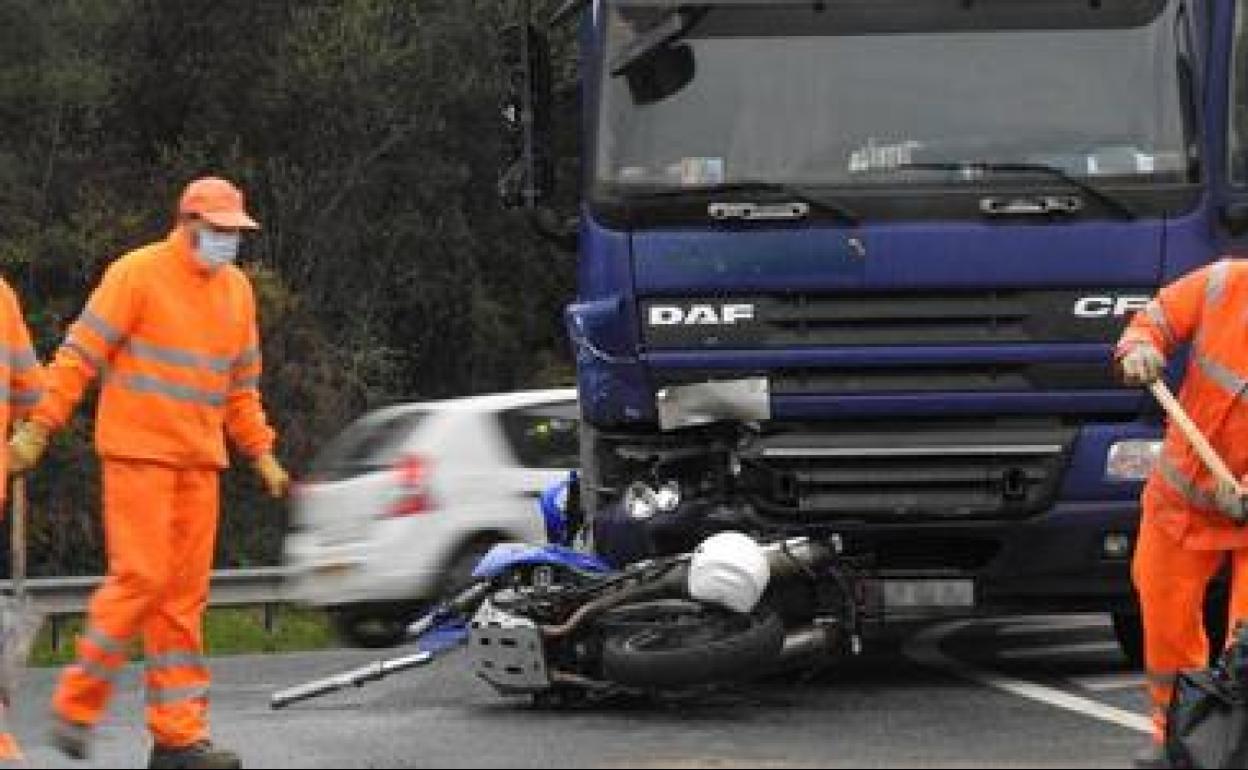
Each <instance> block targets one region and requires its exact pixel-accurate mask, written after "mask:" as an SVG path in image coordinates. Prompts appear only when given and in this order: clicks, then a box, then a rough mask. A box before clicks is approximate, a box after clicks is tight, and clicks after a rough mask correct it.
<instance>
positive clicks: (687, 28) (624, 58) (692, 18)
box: [611, 5, 711, 78]
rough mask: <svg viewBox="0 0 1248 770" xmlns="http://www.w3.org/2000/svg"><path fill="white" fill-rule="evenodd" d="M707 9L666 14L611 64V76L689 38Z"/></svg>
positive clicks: (696, 7) (687, 7)
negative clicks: (663, 48)
mask: <svg viewBox="0 0 1248 770" xmlns="http://www.w3.org/2000/svg"><path fill="white" fill-rule="evenodd" d="M710 10H711V7H710V6H709V5H693V6H690V5H683V6H681V7H679V8H676V9H674V10H672V11H669V12H668V13H667V14H665V15H664V17H663V20H662V21H660V22H659V23H658V24H655V25H654V26H653V27H651V28H649V29H647V30H646V31H644V32H642V33H640V34H638V35H637V37H635V38H633V39H632V41H630V42H629V44H628V45H627V46H626V47H625V48H624V50H622V51H620V53H619V54H618V55H617V56H616V57H615V59H613V60H612V61H611V76H612V77H617V78H618V77H619V76H621V75H623V74H625V73H626V72H628V71H629V70H630V69H632V68H633V67H635V66H637V64H638V62H641V61H642V60H643V59H645V58H646V57H647V56H649V55H650V54H652V53H654V52H655V51H657V50H659V49H660V48H662V47H664V46H667V45H671V44H672V43H675V42H677V41H680V40H683V39H684V38H686V37H688V36H689V34H690V33H691V32H693V28H694V27H696V26H698V23H699V22H701V21H702V19H703V18H704V17H705V16H706V14H707V13H709V12H710Z"/></svg>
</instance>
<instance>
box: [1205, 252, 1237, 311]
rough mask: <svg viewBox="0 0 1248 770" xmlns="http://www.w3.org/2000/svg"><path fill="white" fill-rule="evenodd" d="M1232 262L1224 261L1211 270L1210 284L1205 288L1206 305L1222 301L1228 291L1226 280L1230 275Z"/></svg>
mask: <svg viewBox="0 0 1248 770" xmlns="http://www.w3.org/2000/svg"><path fill="white" fill-rule="evenodd" d="M1230 272H1231V263H1230V260H1226V259H1224V260H1222V261H1221V262H1218V263H1217V264H1215V265H1214V266H1213V267H1212V268H1210V269H1209V283H1208V284H1207V285H1206V286H1205V304H1209V305H1211V304H1213V303H1215V302H1217V301H1218V300H1220V299H1222V292H1223V291H1225V290H1226V278H1227V276H1228V275H1230Z"/></svg>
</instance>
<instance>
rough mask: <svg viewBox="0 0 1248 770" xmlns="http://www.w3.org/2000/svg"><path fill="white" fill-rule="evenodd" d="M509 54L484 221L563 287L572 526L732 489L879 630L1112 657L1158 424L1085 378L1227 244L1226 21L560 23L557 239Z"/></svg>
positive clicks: (927, 15) (1158, 12)
mask: <svg viewBox="0 0 1248 770" xmlns="http://www.w3.org/2000/svg"><path fill="white" fill-rule="evenodd" d="M526 12H528V11H526ZM534 18H535V21H534V22H533V23H532V24H528V25H524V24H522V25H518V26H517V27H516V28H514V29H512V30H510V31H509V33H508V35H509V37H508V40H509V44H508V46H507V50H508V53H507V54H506V61H507V62H508V64H509V70H510V75H509V77H510V82H511V84H512V86H513V87H512V90H511V92H510V96H509V97H508V104H507V109H506V110H505V112H506V117H507V118H508V121H509V125H510V128H511V130H512V132H513V136H514V141H513V143H512V145H511V147H512V149H513V150H514V154H513V155H512V156H511V158H510V160H511V161H513V162H512V163H511V165H510V173H508V174H507V175H506V176H505V178H504V181H503V184H502V191H503V194H504V196H505V197H507V198H509V199H510V200H511V201H512V202H513V203H514V204H517V205H520V206H523V207H524V208H525V209H527V210H528V211H529V212H530V214H531V215H532V217H533V219H534V221H535V222H536V223H538V225H539V227H540V228H541V229H542V230H543V231H544V232H546V233H547V234H548V235H550V236H551V237H552V238H554V239H562V240H564V241H566V242H572V241H574V242H575V244H576V247H577V250H578V251H579V257H578V262H577V265H578V267H577V270H578V289H577V296H576V299H575V301H573V302H572V303H571V304H570V305H569V306H568V308H567V311H566V317H567V325H568V330H569V335H570V338H571V341H572V344H573V347H574V349H575V355H576V365H577V377H578V390H579V396H580V400H581V411H582V417H583V427H582V435H581V443H582V447H581V452H582V464H583V467H582V476H581V478H582V494H583V498H584V501H585V505H586V507H587V508H588V509H589V512H590V515H591V516H593V515H595V514H596V513H600V512H602V511H604V510H606V509H608V508H610V507H611V506H613V505H615V506H616V507H621V506H620V505H617V504H622V507H623V509H624V510H625V511H626V512H627V513H628V514H629V515H631V516H633V517H634V518H635V519H637V520H639V521H645V520H649V519H651V518H652V517H653V518H654V521H656V522H657V521H660V520H661V519H662V518H663V516H662V514H663V513H664V512H665V511H668V510H670V509H672V508H674V507H676V505H677V503H678V502H679V505H680V506H681V507H683V508H687V507H688V506H690V505H692V504H693V503H695V502H696V501H697V500H698V499H700V498H708V497H713V496H715V495H716V494H718V493H719V492H720V491H722V489H723V485H724V484H729V483H730V484H732V485H733V488H734V489H735V490H738V491H740V493H741V494H742V495H744V497H745V498H746V499H748V501H749V503H750V511H751V514H750V515H751V516H753V517H755V518H754V519H753V520H754V521H756V522H758V523H760V524H763V523H765V524H766V525H768V526H772V527H775V528H777V529H778V530H780V531H786V532H787V531H810V532H816V531H821V530H829V531H833V530H834V531H836V532H838V533H842V534H843V536H844V538H845V540H846V544H847V547H848V548H849V550H850V551H851V553H853V554H855V555H856V556H858V557H860V558H862V559H863V563H864V564H867V565H869V567H868V569H869V571H870V573H871V574H872V575H873V576H875V577H876V578H878V583H879V585H881V586H882V589H881V590H882V596H883V601H884V602H886V604H887V607H888V608H889V609H890V610H892V611H906V610H915V611H919V610H923V611H926V610H930V609H933V608H935V609H943V610H952V611H956V612H970V611H983V610H986V609H1010V610H1019V609H1035V610H1040V611H1051V612H1065V611H1106V612H1110V613H1113V614H1114V616H1115V619H1116V621H1117V623H1116V626H1117V628H1118V629H1119V631H1120V637H1121V639H1122V641H1123V642H1124V647H1125V648H1126V649H1127V650H1128V651H1129V652H1132V653H1133V654H1135V655H1138V652H1139V638H1138V633H1139V632H1138V622H1136V621H1135V619H1134V616H1133V615H1134V612H1135V609H1134V602H1133V596H1132V591H1131V586H1130V580H1129V563H1130V553H1131V550H1132V544H1133V543H1132V541H1133V536H1134V533H1135V530H1136V526H1137V520H1138V516H1139V505H1138V497H1139V493H1140V490H1141V483H1142V480H1143V479H1144V477H1145V476H1146V474H1147V473H1148V472H1149V470H1150V468H1151V465H1152V463H1153V460H1154V458H1155V456H1156V453H1157V451H1158V438H1159V436H1160V433H1161V429H1162V419H1161V416H1160V414H1159V411H1158V409H1157V408H1156V407H1155V405H1154V404H1153V403H1151V402H1150V400H1149V398H1148V396H1147V394H1146V393H1144V392H1142V391H1140V390H1135V389H1129V388H1125V387H1123V386H1121V385H1120V384H1119V383H1118V382H1117V380H1116V378H1115V374H1114V372H1113V369H1112V366H1111V363H1110V362H1111V357H1112V348H1113V343H1114V342H1115V341H1116V339H1117V338H1118V336H1119V335H1120V333H1121V331H1122V329H1123V327H1124V325H1125V322H1126V321H1127V320H1128V318H1129V317H1130V316H1131V314H1133V313H1134V312H1136V311H1137V310H1139V309H1140V308H1141V307H1142V306H1143V304H1144V303H1146V302H1147V301H1148V300H1149V298H1150V297H1152V296H1153V295H1154V293H1155V292H1156V290H1157V289H1158V287H1159V286H1161V285H1163V284H1165V283H1166V282H1169V281H1171V280H1173V279H1174V278H1176V277H1178V276H1180V275H1182V274H1183V273H1185V272H1188V271H1190V270H1192V269H1194V268H1196V267H1199V266H1201V265H1203V264H1206V263H1208V262H1210V261H1212V260H1214V259H1216V258H1218V257H1219V256H1221V255H1224V254H1232V255H1233V254H1235V253H1236V252H1237V251H1239V250H1241V249H1243V248H1244V247H1245V245H1246V244H1248V56H1246V53H1248V0H1204V1H1203V2H1197V1H1195V0H803V1H800V2H799V1H798V0H774V1H772V2H766V1H763V0H754V1H752V2H742V1H739V0H718V1H714V2H700V3H678V2H670V1H669V0H598V2H577V1H576V0H573V1H572V2H569V3H567V4H566V5H565V6H564V7H563V8H562V9H561V10H560V13H559V14H558V18H557V19H555V20H554V22H553V23H554V24H556V25H557V24H560V23H572V24H576V25H579V27H577V29H579V33H577V34H575V35H574V37H576V38H577V44H578V47H579V52H580V61H579V67H578V77H579V80H578V82H577V84H576V86H575V87H574V90H575V92H576V93H577V94H578V96H579V99H578V100H576V101H577V103H578V104H579V106H580V117H581V120H580V122H581V124H582V127H583V130H582V133H581V137H582V139H581V150H580V160H581V180H582V183H581V184H580V185H579V187H578V189H577V190H576V195H575V198H574V200H575V208H576V210H575V212H573V211H572V210H571V207H570V206H567V205H566V204H565V205H564V208H563V210H560V209H559V204H558V203H556V201H557V197H556V196H554V195H553V194H552V189H551V180H552V177H553V176H554V172H553V168H554V167H555V166H557V165H558V163H559V162H560V158H558V157H555V155H556V153H555V151H554V150H552V146H553V145H554V144H555V142H554V141H553V139H552V137H553V136H555V135H557V134H558V133H559V130H560V129H566V128H567V126H566V125H561V124H560V123H559V117H558V115H557V114H556V113H557V112H558V109H557V108H554V107H552V104H555V103H556V102H558V101H559V99H558V98H557V97H555V98H552V96H551V91H552V87H553V86H552V82H551V81H552V80H557V79H558V78H555V77H552V75H551V70H552V66H551V61H550V56H549V50H548V49H549V46H550V43H549V42H548V41H549V36H550V35H551V34H553V33H552V28H551V27H548V26H547V24H548V20H547V19H545V18H541V19H537V17H534ZM557 63H558V62H556V64H557ZM573 119H574V120H575V118H573ZM1246 342H1248V338H1246ZM1177 371H1178V367H1177V366H1176V367H1175V372H1177ZM743 426H744V427H743ZM724 447H729V448H730V449H731V451H729V452H728V454H727V455H714V456H716V457H727V458H728V460H727V462H719V461H715V462H711V461H709V460H708V459H707V458H708V457H711V456H712V455H713V452H712V451H711V450H712V449H713V448H719V449H723V448H724ZM695 507H696V506H695ZM708 511H709V509H708ZM705 515H707V516H714V515H715V513H714V511H709V512H707V513H706V514H705ZM686 523H687V522H686ZM655 526H656V527H658V526H659V525H658V524H655ZM660 529H661V528H660ZM603 537H607V538H609V537H611V535H609V534H608V535H602V534H600V535H599V540H600V542H599V543H598V547H599V548H600V550H601V549H606V550H610V548H611V547H612V544H611V543H603V542H601V540H602V539H603ZM664 537H667V540H663V538H664ZM656 539H657V540H658V541H660V542H665V543H668V545H670V547H673V548H675V547H683V546H685V545H686V544H685V543H681V542H678V541H679V537H677V536H676V535H672V534H671V533H666V534H663V533H658V534H656ZM652 542H654V539H652Z"/></svg>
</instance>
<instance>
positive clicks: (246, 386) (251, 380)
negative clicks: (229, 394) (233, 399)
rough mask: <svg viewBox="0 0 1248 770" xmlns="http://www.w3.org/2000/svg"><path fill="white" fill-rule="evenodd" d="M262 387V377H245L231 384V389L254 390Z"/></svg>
mask: <svg viewBox="0 0 1248 770" xmlns="http://www.w3.org/2000/svg"><path fill="white" fill-rule="evenodd" d="M258 387H260V377H259V376H256V377H244V378H243V379H241V380H235V381H234V382H233V383H231V384H230V389H231V390H254V389H256V388H258Z"/></svg>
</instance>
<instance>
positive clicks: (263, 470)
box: [255, 452, 290, 500]
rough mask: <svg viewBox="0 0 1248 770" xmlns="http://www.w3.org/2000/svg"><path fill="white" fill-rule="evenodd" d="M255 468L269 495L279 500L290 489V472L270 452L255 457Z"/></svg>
mask: <svg viewBox="0 0 1248 770" xmlns="http://www.w3.org/2000/svg"><path fill="white" fill-rule="evenodd" d="M255 468H256V474H257V475H258V476H260V482H261V483H262V484H264V489H265V491H267V492H268V493H269V496H270V497H274V498H277V499H279V500H280V499H281V498H283V497H285V496H286V493H287V492H289V491H290V474H289V473H287V472H286V469H285V468H283V467H282V464H281V463H280V462H278V461H277V458H276V457H274V456H273V453H272V452H268V453H266V454H262V455H260V457H258V458H256V464H255Z"/></svg>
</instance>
